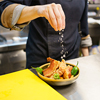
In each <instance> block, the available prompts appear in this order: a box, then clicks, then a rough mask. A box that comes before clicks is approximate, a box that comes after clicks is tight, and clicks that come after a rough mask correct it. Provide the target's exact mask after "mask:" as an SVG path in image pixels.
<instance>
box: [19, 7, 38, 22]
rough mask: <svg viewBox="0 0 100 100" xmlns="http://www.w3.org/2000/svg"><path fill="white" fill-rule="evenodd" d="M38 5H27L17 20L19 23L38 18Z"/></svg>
mask: <svg viewBox="0 0 100 100" xmlns="http://www.w3.org/2000/svg"><path fill="white" fill-rule="evenodd" d="M37 8H38V6H30V7H29V6H26V7H24V8H23V10H22V12H21V15H20V17H19V19H18V21H17V24H22V23H25V22H28V21H31V20H34V19H36V18H38V17H39V16H38V13H37Z"/></svg>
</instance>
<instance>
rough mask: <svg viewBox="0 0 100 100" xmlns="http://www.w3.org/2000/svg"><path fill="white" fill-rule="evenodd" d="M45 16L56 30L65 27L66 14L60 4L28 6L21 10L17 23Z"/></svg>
mask: <svg viewBox="0 0 100 100" xmlns="http://www.w3.org/2000/svg"><path fill="white" fill-rule="evenodd" d="M39 17H45V18H46V19H47V20H48V21H49V23H50V25H51V26H52V27H53V28H54V29H55V31H58V30H59V31H60V30H62V29H64V28H65V14H64V11H63V9H62V7H61V5H60V4H55V3H52V4H46V5H36V6H26V7H24V9H23V10H22V12H21V15H20V17H19V19H18V21H17V24H22V23H25V22H27V21H31V20H34V19H36V18H39Z"/></svg>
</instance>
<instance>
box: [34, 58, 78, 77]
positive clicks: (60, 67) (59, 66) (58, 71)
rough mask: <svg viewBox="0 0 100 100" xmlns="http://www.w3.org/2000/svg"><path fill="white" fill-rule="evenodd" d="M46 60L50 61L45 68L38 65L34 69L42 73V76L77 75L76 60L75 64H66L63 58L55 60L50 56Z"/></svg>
mask: <svg viewBox="0 0 100 100" xmlns="http://www.w3.org/2000/svg"><path fill="white" fill-rule="evenodd" d="M47 61H48V62H50V64H49V66H48V67H47V68H45V69H42V68H40V67H37V68H36V71H37V72H39V73H40V74H42V75H43V76H45V77H47V78H50V79H70V78H73V77H74V76H76V75H77V73H78V67H77V65H78V62H77V65H76V66H74V67H73V66H71V65H66V62H65V60H64V59H62V61H61V62H60V61H57V60H55V59H52V58H50V57H48V58H47Z"/></svg>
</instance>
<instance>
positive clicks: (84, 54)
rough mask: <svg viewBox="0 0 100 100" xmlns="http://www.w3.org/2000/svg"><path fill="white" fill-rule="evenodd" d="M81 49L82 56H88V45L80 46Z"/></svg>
mask: <svg viewBox="0 0 100 100" xmlns="http://www.w3.org/2000/svg"><path fill="white" fill-rule="evenodd" d="M81 51H82V54H83V56H88V55H89V49H88V47H82V48H81Z"/></svg>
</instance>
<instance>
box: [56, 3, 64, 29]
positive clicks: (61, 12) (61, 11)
mask: <svg viewBox="0 0 100 100" xmlns="http://www.w3.org/2000/svg"><path fill="white" fill-rule="evenodd" d="M57 7H58V10H59V12H60V15H61V19H62V29H65V14H64V11H63V9H62V6H61V5H60V4H58V6H57Z"/></svg>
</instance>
